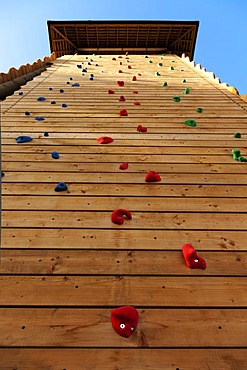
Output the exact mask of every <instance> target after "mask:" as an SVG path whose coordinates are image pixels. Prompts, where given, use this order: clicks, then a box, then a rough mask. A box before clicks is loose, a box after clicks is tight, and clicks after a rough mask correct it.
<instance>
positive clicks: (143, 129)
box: [136, 125, 148, 132]
mask: <svg viewBox="0 0 247 370" xmlns="http://www.w3.org/2000/svg"><path fill="white" fill-rule="evenodd" d="M147 130H148V129H147V127H144V126H142V125H138V126H137V128H136V131H139V132H147Z"/></svg>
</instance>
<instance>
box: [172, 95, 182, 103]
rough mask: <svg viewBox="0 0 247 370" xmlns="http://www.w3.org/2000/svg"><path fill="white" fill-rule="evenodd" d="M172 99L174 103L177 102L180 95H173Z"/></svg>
mask: <svg viewBox="0 0 247 370" xmlns="http://www.w3.org/2000/svg"><path fill="white" fill-rule="evenodd" d="M172 100H173V101H174V102H175V103H179V102H180V100H181V99H180V96H174V97H173V98H172Z"/></svg>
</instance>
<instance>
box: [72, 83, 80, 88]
mask: <svg viewBox="0 0 247 370" xmlns="http://www.w3.org/2000/svg"><path fill="white" fill-rule="evenodd" d="M71 86H73V87H78V86H80V84H78V82H76V83H75V84H73V85H71Z"/></svg>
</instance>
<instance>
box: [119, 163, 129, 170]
mask: <svg viewBox="0 0 247 370" xmlns="http://www.w3.org/2000/svg"><path fill="white" fill-rule="evenodd" d="M128 167H129V164H128V162H123V163H122V164H120V166H119V169H120V170H127V168H128Z"/></svg>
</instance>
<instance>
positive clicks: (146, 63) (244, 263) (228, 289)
mask: <svg viewBox="0 0 247 370" xmlns="http://www.w3.org/2000/svg"><path fill="white" fill-rule="evenodd" d="M120 97H121V98H120ZM119 100H120V101H119ZM198 108H200V109H198ZM1 111H2V112H1V125H2V171H3V173H2V195H3V196H2V240H1V242H2V243H1V245H2V254H1V267H0V273H1V276H0V281H1V283H0V305H1V306H0V346H1V348H0V369H1V370H14V369H15V370H17V369H18V370H30V369H37V370H39V369H40V370H41V369H50V370H84V369H86V370H92V369H100V370H101V369H107V370H108V369H110V370H120V369H121V370H144V369H151V370H161V369H162V370H164V369H165V370H199V369H200V370H208V369H217V370H245V369H246V368H247V350H246V344H247V311H246V306H247V294H246V291H247V290H246V288H247V284H246V271H247V270H246V267H247V247H246V240H247V214H246V209H247V191H246V190H247V175H246V172H247V163H245V162H243V161H244V159H245V156H246V157H247V146H246V135H247V104H246V103H245V102H244V101H242V100H241V99H240V98H239V97H238V96H237V95H234V94H232V93H231V92H229V90H228V89H227V88H226V87H224V86H222V85H221V84H220V83H219V82H217V81H216V80H213V79H211V78H210V76H208V75H207V74H205V73H204V72H203V71H202V70H201V69H198V68H195V67H193V65H191V64H190V63H188V62H187V61H186V60H184V59H181V58H179V57H177V56H175V55H163V56H161V55H154V56H147V57H145V56H144V55H131V54H130V55H129V56H128V57H127V58H126V56H125V55H123V56H118V55H116V56H114V55H104V56H102V57H100V56H98V55H96V56H88V57H86V56H82V55H81V56H80V55H75V56H64V57H61V58H59V59H57V60H56V61H54V64H53V65H52V66H51V67H49V68H48V69H47V70H46V71H45V72H43V73H42V74H41V75H40V76H38V77H36V78H35V79H34V80H33V81H30V82H28V84H27V85H25V86H23V87H22V89H21V90H19V91H17V92H15V94H14V95H12V96H10V97H8V98H7V99H6V100H5V101H4V102H2V104H1ZM236 134H237V135H236ZM26 140H30V141H26ZM233 149H239V151H238V152H236V151H235V152H234V155H233V154H232V150H233ZM119 209H124V210H125V211H128V212H129V213H128V212H125V213H126V215H127V217H126V215H123V213H124V212H123V211H119ZM119 212H120V213H119ZM121 216H122V217H121ZM115 222H117V223H115ZM119 223H120V224H119ZM185 244H189V245H190V246H192V247H193V248H194V250H195V251H196V252H195V253H196V254H193V261H190V256H188V255H187V254H186V253H187V252H188V250H187V252H186V251H185V256H186V259H187V260H186V259H185V258H184V255H183V253H182V247H183V246H184V245H185ZM188 253H189V252H188ZM193 253H194V252H193ZM202 259H203V260H202ZM199 261H205V262H204V265H203V269H202V268H193V269H191V268H189V265H190V263H192V264H193V267H202V265H200V266H199V265H197V264H198V262H199ZM205 267H206V268H205ZM122 306H132V307H134V309H136V310H137V312H138V316H139V321H138V325H137V327H136V328H134V330H133V333H132V334H131V335H130V336H129V337H128V338H125V337H122V336H120V335H118V334H117V332H116V331H115V330H114V328H113V327H112V323H111V313H112V310H114V309H117V308H120V307H122ZM126 320H128V317H127V318H126ZM121 324H122V323H121ZM119 330H120V329H119ZM120 332H121V331H120ZM120 334H121V333H120Z"/></svg>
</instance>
